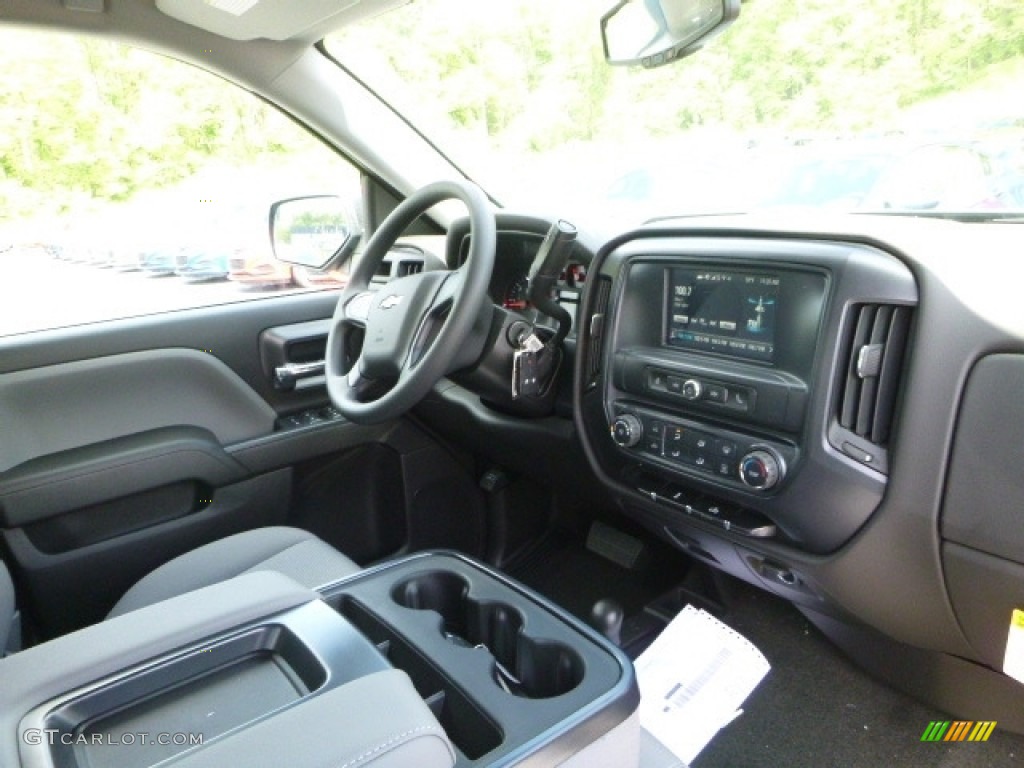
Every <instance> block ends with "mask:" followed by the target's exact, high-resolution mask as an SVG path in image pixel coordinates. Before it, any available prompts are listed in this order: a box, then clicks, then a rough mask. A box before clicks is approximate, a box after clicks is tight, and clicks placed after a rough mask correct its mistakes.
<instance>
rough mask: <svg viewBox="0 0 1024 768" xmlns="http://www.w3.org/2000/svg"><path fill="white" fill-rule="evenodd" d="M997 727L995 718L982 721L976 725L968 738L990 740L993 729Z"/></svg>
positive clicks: (971, 739)
mask: <svg viewBox="0 0 1024 768" xmlns="http://www.w3.org/2000/svg"><path fill="white" fill-rule="evenodd" d="M995 729H996V721H995V720H988V721H982V722H980V723H978V724H977V725H975V726H974V730H973V731H971V735H970V736H968V737H967V740H968V741H988V737H989V736H991V735H992V731H994V730H995Z"/></svg>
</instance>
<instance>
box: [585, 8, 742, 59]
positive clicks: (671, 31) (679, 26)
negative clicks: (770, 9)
mask: <svg viewBox="0 0 1024 768" xmlns="http://www.w3.org/2000/svg"><path fill="white" fill-rule="evenodd" d="M739 15H740V0H620V2H619V3H618V4H617V5H616V6H615V7H614V8H612V9H611V10H610V11H608V13H606V14H605V15H604V16H603V17H601V38H602V40H603V42H604V58H605V60H606V61H607V62H608V63H609V64H613V65H616V66H629V65H636V64H639V65H641V66H643V67H645V68H647V69H651V68H653V67H660V66H663V65H665V64H670V63H671V62H673V61H677V60H678V59H681V58H683V57H684V56H689V55H690V54H691V53H695V52H696V51H698V50H700V48H701V47H702V46H703V45H704V44H705V43H706V42H707V41H708V40H710V39H711V38H713V37H715V36H716V35H718V34H720V33H721V32H723V31H724V30H725V29H726V28H727V27H728V26H729V25H730V24H732V23H733V22H734V21H735V20H736V18H737V17H738V16H739Z"/></svg>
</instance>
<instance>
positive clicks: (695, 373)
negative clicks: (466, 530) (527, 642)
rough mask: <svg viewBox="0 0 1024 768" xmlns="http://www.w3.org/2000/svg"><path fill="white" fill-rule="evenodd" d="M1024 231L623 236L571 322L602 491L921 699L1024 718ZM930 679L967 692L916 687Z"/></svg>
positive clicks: (649, 230) (820, 228)
mask: <svg viewBox="0 0 1024 768" xmlns="http://www.w3.org/2000/svg"><path fill="white" fill-rule="evenodd" d="M1022 240H1024V234H1022V230H1021V229H1020V227H1019V226H1015V225H1007V224H999V223H990V224H983V223H958V222H955V221H940V220H928V219H923V218H922V219H912V218H908V217H898V218H895V217H868V216H839V217H833V218H826V217H824V216H822V217H821V218H819V219H816V220H814V221H812V222H809V221H808V220H807V219H806V218H804V219H802V220H801V219H795V220H788V221H787V220H780V219H779V218H778V217H777V218H776V219H770V218H756V217H753V216H751V217H714V218H705V219H700V218H694V219H680V220H667V221H660V222H654V223H651V224H649V225H646V226H644V227H641V228H639V229H637V230H635V231H633V232H628V233H624V234H620V235H617V236H614V237H612V238H611V239H609V240H607V241H606V242H605V243H604V245H603V246H601V247H600V248H598V249H597V250H596V251H595V255H594V258H593V261H592V262H591V263H590V264H589V265H588V277H587V285H586V290H585V292H584V295H583V299H582V303H581V307H580V317H581V318H582V322H579V323H578V324H577V325H578V330H577V334H578V335H577V339H576V345H577V346H576V349H577V354H576V360H575V375H574V382H573V398H574V423H575V426H576V431H577V434H578V436H579V439H580V442H581V444H582V448H583V451H584V453H585V454H586V457H587V461H588V464H589V466H590V468H591V469H592V471H593V473H594V476H595V478H596V480H595V482H596V483H597V485H598V486H599V488H600V490H601V492H603V493H605V494H607V496H608V497H609V498H612V499H613V500H614V503H615V505H616V507H617V510H618V512H619V513H620V514H622V515H624V516H625V517H628V518H630V519H631V520H632V521H634V522H636V523H639V524H640V525H642V526H644V527H646V528H647V529H649V530H650V531H652V532H653V533H655V534H656V535H657V536H659V537H660V538H662V539H664V540H665V541H667V542H670V543H671V544H672V545H674V546H675V547H676V548H677V549H679V550H680V551H681V552H684V553H686V555H688V556H689V557H691V558H693V559H694V560H697V561H699V562H702V563H705V564H707V565H709V566H711V567H712V568H714V569H716V570H720V571H724V572H726V573H729V574H731V575H733V576H736V577H738V578H741V579H743V580H745V581H748V582H750V583H753V584H755V585H757V586H760V587H762V588H764V589H766V590H768V591H771V592H773V593H775V594H778V595H780V596H782V597H784V598H786V599H787V600H789V601H791V602H792V603H794V604H795V605H796V606H797V607H798V608H800V610H802V611H803V612H804V613H805V615H806V616H807V617H808V618H809V619H810V620H811V621H812V622H813V623H815V624H816V625H817V626H818V627H819V628H820V629H822V630H823V631H824V632H825V633H826V634H827V635H828V636H829V637H831V638H832V639H833V640H834V641H835V642H837V643H838V644H839V645H841V646H843V647H844V648H845V649H846V650H847V651H848V652H850V653H851V654H852V655H854V656H855V657H856V658H858V659H859V660H860V661H861V663H862V664H864V665H865V666H867V667H869V668H872V669H873V670H874V671H875V672H876V673H877V674H880V675H882V676H884V677H886V678H888V679H890V680H894V681H902V682H901V683H900V684H901V685H904V687H905V689H907V690H909V691H910V692H911V693H917V694H918V695H921V696H924V697H926V698H928V699H929V700H930V701H932V702H933V703H934V702H938V703H939V704H940V705H941V706H944V707H946V708H947V709H949V710H951V711H963V709H964V706H965V705H964V697H968V698H970V697H974V698H972V699H971V706H976V707H989V706H990V704H991V703H992V702H996V701H999V702H1002V703H1004V704H1006V706H1005V708H1001V709H1000V712H1001V713H1002V714H1003V715H1007V713H1009V712H1016V711H1019V709H1020V708H1019V696H1020V692H1019V683H1017V682H1015V681H1014V680H1013V679H1011V678H1010V677H1008V676H1007V675H1004V674H999V673H1000V672H1001V671H1002V669H1003V662H1004V658H1003V652H1004V646H1005V644H1006V637H1007V631H1008V628H1009V626H1010V622H1011V616H1012V615H1013V611H1014V609H1015V608H1019V607H1020V606H1021V605H1024V534H1018V533H1017V532H1018V531H1021V530H1024V526H1021V525H1020V523H1021V519H1020V510H1021V509H1024V483H1021V481H1020V474H1019V466H1020V462H1021V461H1024V443H1022V442H1021V440H1020V438H1019V436H1020V435H1021V434H1024V398H1021V397H1020V392H1022V391H1024V314H1022V313H1021V312H1020V311H1019V302H1017V301H1016V299H1015V298H1014V297H1015V294H1016V292H1017V290H1018V288H1017V287H1016V280H1014V279H1011V278H1010V277H1009V275H1010V274H1011V272H1012V270H1013V269H1016V267H1014V266H1010V265H1012V264H1014V263H1015V260H1016V259H1018V258H1019V257H1018V256H1016V255H1015V254H1018V253H1019V252H1020V248H1021V245H1022ZM1014 306H1016V307H1018V309H1017V310H1014V309H1013V307H1014ZM867 649H870V650H867ZM908 668H913V669H915V670H917V673H918V674H915V675H913V676H907V675H902V674H901V673H900V669H908ZM929 675H933V676H935V678H936V679H939V678H941V679H944V680H947V681H948V680H955V681H956V684H955V685H953V684H952V683H951V684H950V685H949V686H946V688H948V689H950V690H952V689H954V688H955V689H956V690H957V693H956V694H955V695H954V694H952V693H949V694H937V693H936V686H931V687H929V688H928V690H924V689H921V688H919V689H917V690H914V689H913V685H915V684H914V683H911V682H908V677H914V678H915V679H917V680H921V679H926V678H928V676H929ZM922 685H925V686H926V687H927V684H922ZM944 697H945V698H944ZM1007 716H1009V715H1007Z"/></svg>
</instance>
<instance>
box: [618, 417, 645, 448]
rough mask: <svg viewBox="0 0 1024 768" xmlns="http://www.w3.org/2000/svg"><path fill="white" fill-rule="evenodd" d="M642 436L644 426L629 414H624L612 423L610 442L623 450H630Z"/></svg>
mask: <svg viewBox="0 0 1024 768" xmlns="http://www.w3.org/2000/svg"><path fill="white" fill-rule="evenodd" d="M643 436H644V425H643V424H641V423H640V419H638V418H637V417H636V416H634V415H633V414H631V413H624V414H623V415H621V416H619V417H618V418H617V419H615V421H614V422H612V440H614V441H615V442H616V443H618V444H619V445H621V446H622V447H623V448H632V447H633V446H634V445H636V444H637V443H639V442H640V438H642V437H643Z"/></svg>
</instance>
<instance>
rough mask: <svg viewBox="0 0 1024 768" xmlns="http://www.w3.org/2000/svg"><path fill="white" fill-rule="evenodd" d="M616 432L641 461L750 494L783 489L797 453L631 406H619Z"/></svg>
mask: <svg viewBox="0 0 1024 768" xmlns="http://www.w3.org/2000/svg"><path fill="white" fill-rule="evenodd" d="M610 433H611V437H612V440H613V441H614V442H615V444H616V445H618V446H619V447H620V448H621V449H623V450H625V451H628V452H629V453H630V454H634V455H635V456H636V458H639V459H642V460H646V461H648V462H649V463H651V464H653V465H657V466H659V467H662V468H670V469H674V470H677V471H682V472H684V473H686V474H695V475H698V476H703V477H705V478H707V479H714V480H715V481H717V482H719V483H724V484H727V485H732V486H734V487H737V488H742V489H745V490H748V491H749V490H753V491H758V492H767V491H771V490H772V489H774V488H776V487H778V486H779V484H781V483H782V482H783V480H784V479H785V477H786V472H787V469H788V467H790V466H792V464H793V463H794V462H795V460H796V454H797V451H796V447H795V446H793V445H789V444H785V443H780V442H778V441H768V440H763V439H759V438H755V437H752V436H750V435H745V434H742V433H739V432H734V431H732V430H726V429H722V428H719V427H712V426H708V425H707V424H704V423H700V422H695V421H691V420H689V419H684V418H681V417H679V416H675V415H672V414H667V413H662V412H658V411H654V410H651V409H650V408H646V407H643V406H638V405H633V404H631V403H627V402H617V403H615V404H614V406H613V418H612V421H611V425H610Z"/></svg>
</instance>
